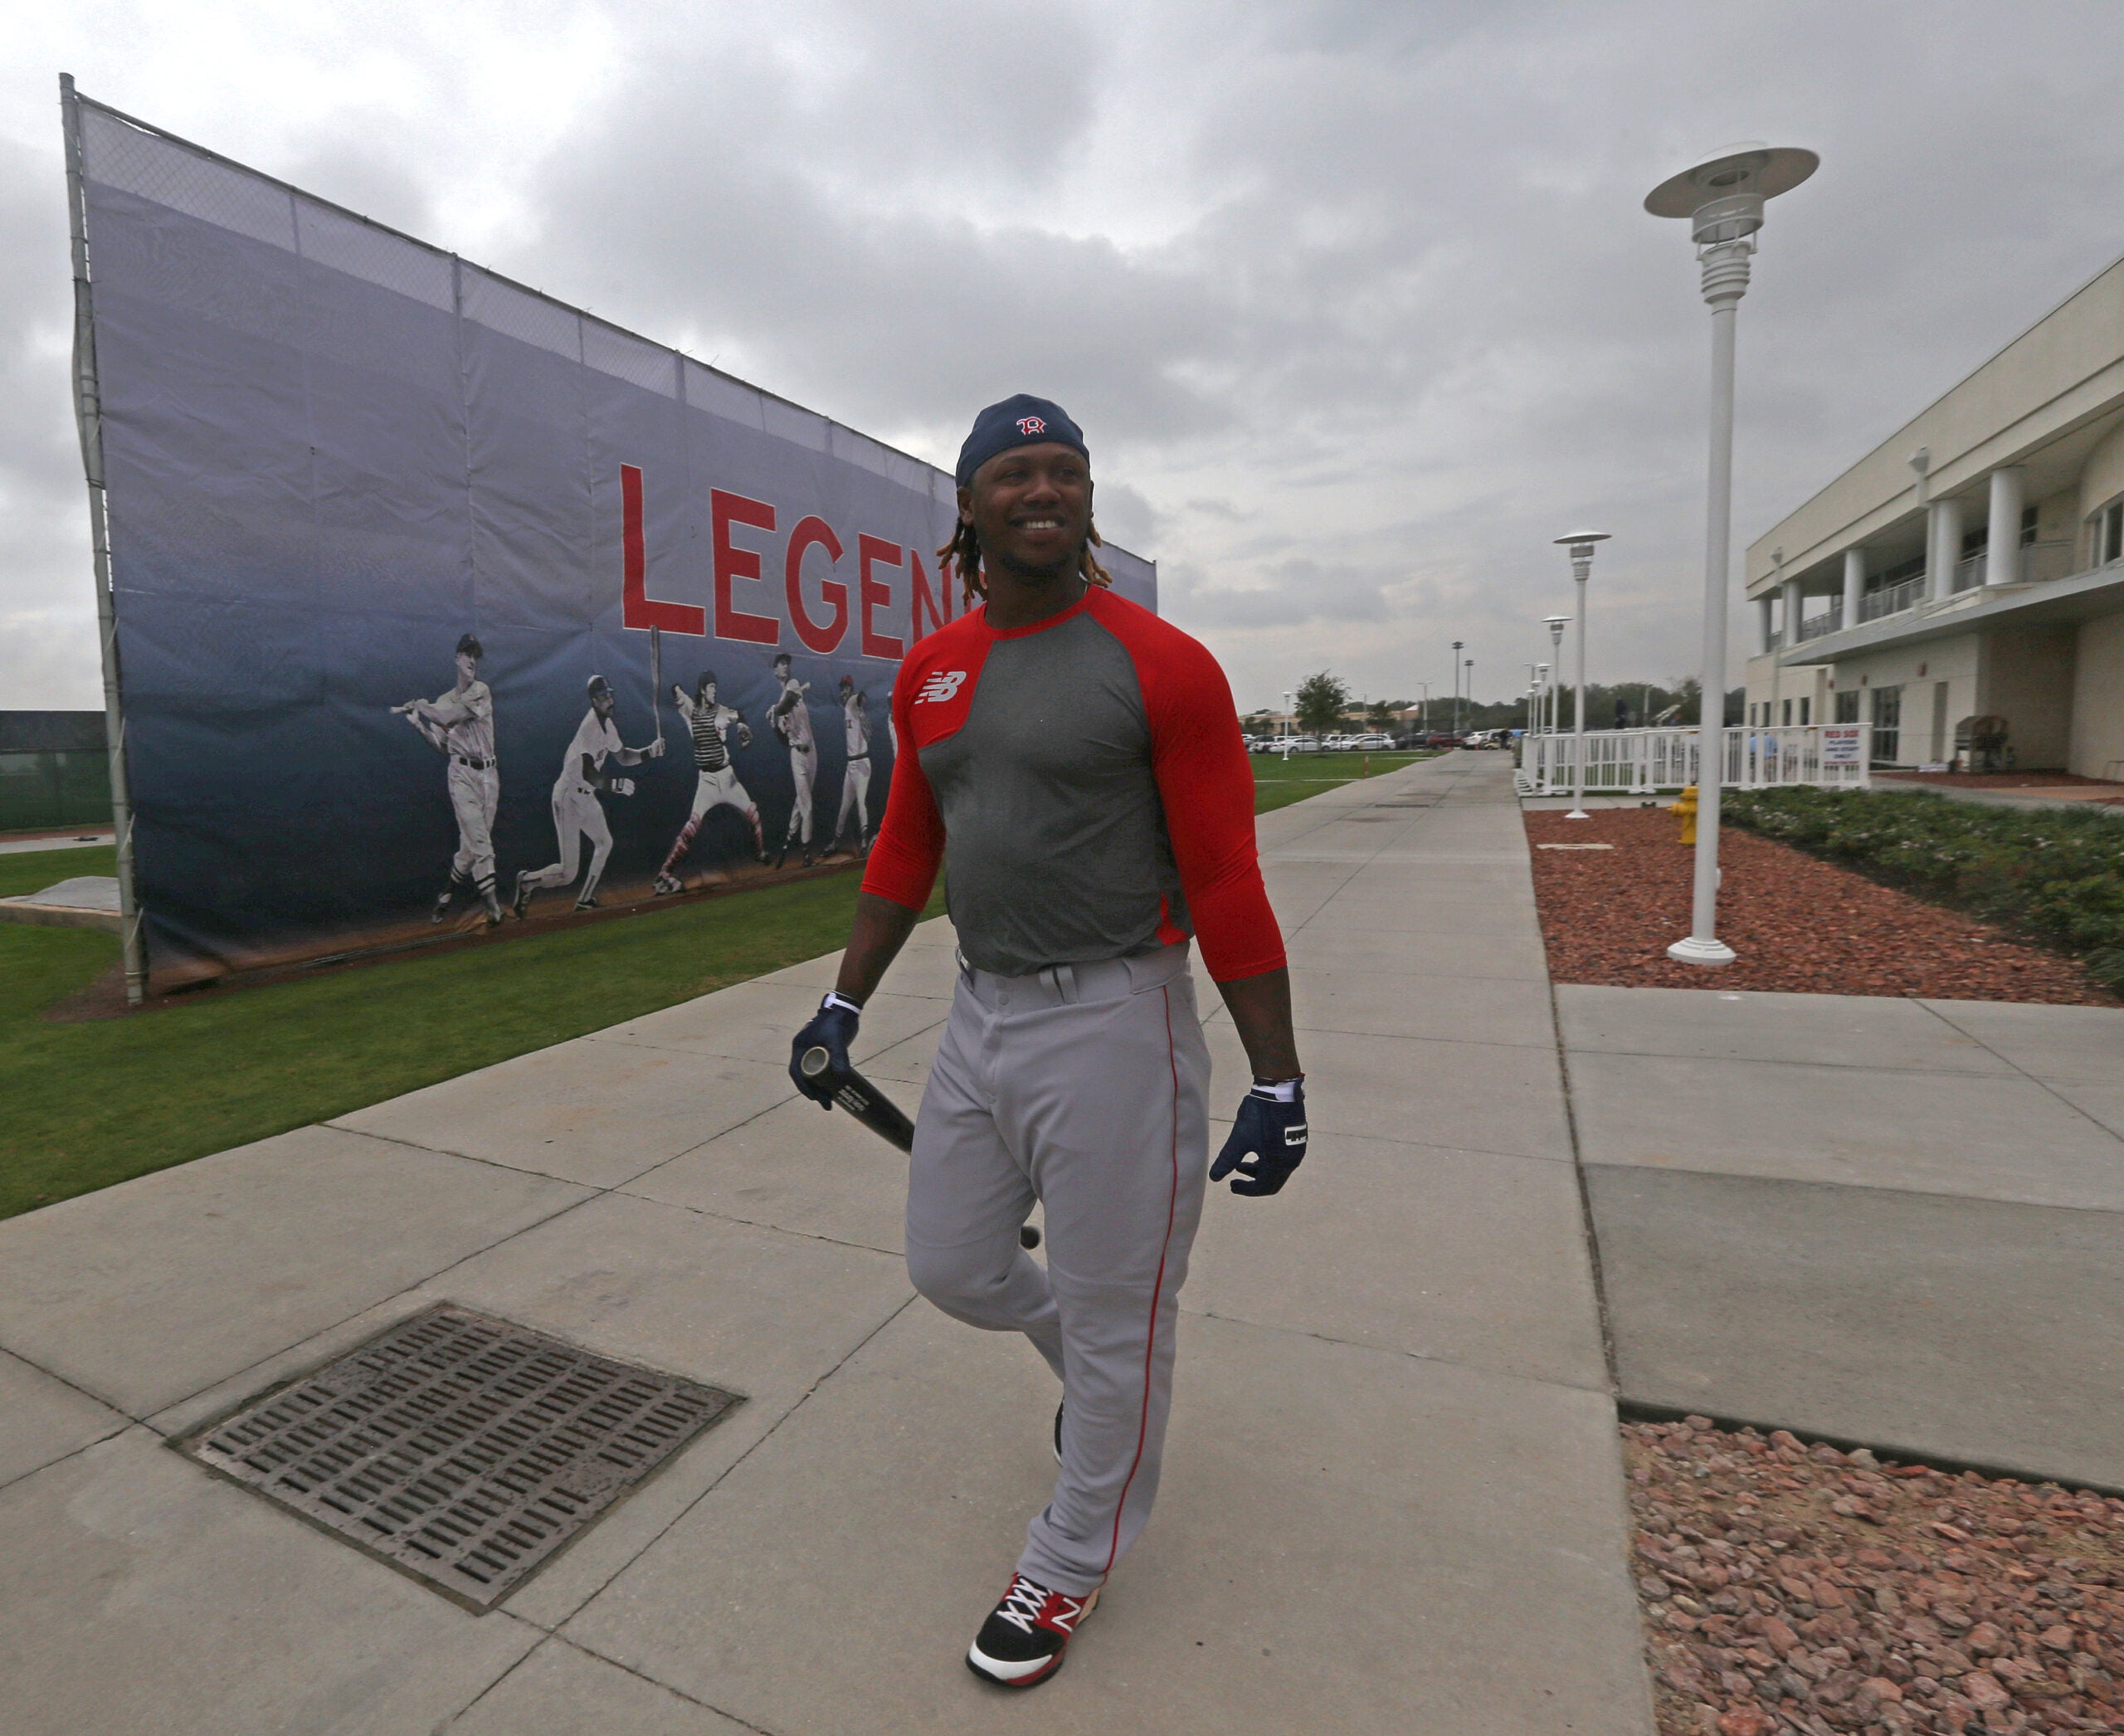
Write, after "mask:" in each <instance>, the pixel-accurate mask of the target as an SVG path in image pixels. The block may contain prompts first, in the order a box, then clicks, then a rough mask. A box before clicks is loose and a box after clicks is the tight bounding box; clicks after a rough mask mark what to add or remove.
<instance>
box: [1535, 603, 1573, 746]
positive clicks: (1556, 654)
mask: <svg viewBox="0 0 2124 1736" xmlns="http://www.w3.org/2000/svg"><path fill="white" fill-rule="evenodd" d="M1542 625H1543V626H1544V627H1547V628H1548V630H1549V667H1550V668H1551V669H1552V670H1554V671H1556V680H1555V681H1554V682H1552V684H1551V686H1550V690H1549V733H1550V734H1552V735H1554V734H1557V733H1558V732H1559V731H1560V730H1561V729H1562V728H1563V630H1564V629H1565V628H1566V627H1569V626H1570V625H1571V617H1570V616H1568V615H1545V616H1543V617H1542Z"/></svg>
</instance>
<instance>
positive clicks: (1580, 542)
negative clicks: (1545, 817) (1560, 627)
mask: <svg viewBox="0 0 2124 1736" xmlns="http://www.w3.org/2000/svg"><path fill="white" fill-rule="evenodd" d="M1607 540H1608V533H1607V532H1606V531H1605V530H1574V531H1572V532H1571V534H1570V535H1569V536H1560V537H1558V538H1557V539H1556V544H1557V546H1558V547H1559V548H1565V549H1570V550H1571V578H1572V579H1573V580H1575V581H1576V583H1577V586H1578V698H1577V701H1576V703H1577V707H1578V713H1577V718H1576V723H1577V740H1576V742H1575V743H1574V744H1573V745H1572V748H1571V766H1572V770H1571V812H1569V813H1567V814H1566V815H1565V816H1564V818H1565V819H1566V820H1590V819H1591V818H1592V815H1591V814H1589V813H1587V812H1586V580H1587V579H1589V578H1591V577H1592V576H1593V545H1594V544H1595V543H1605V542H1606V541H1607Z"/></svg>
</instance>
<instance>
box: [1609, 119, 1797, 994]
mask: <svg viewBox="0 0 2124 1736" xmlns="http://www.w3.org/2000/svg"><path fill="white" fill-rule="evenodd" d="M1820 164H1821V158H1820V157H1818V156H1816V155H1815V154H1814V153H1813V152H1812V151H1809V150H1799V149H1792V148H1790V147H1786V148H1783V149H1776V150H1773V149H1771V148H1770V147H1769V146H1768V145H1766V144H1761V143H1759V142H1756V141H1755V140H1749V141H1748V142H1746V143H1745V144H1731V145H1727V147H1726V148H1725V149H1723V150H1720V151H1717V152H1714V153H1713V154H1712V155H1710V156H1708V157H1707V158H1704V160H1703V162H1701V163H1697V164H1696V165H1695V166H1694V167H1693V168H1685V169H1683V171H1682V172H1681V173H1679V174H1678V175H1674V176H1672V177H1670V178H1668V179H1667V180H1664V181H1662V182H1661V183H1659V185H1658V186H1657V187H1655V188H1653V189H1652V191H1651V192H1650V193H1647V194H1646V195H1645V196H1644V208H1645V209H1646V210H1647V211H1649V212H1651V213H1652V215H1653V216H1654V217H1687V218H1688V220H1689V232H1690V235H1691V237H1692V238H1693V240H1694V241H1695V242H1696V256H1697V262H1698V265H1699V266H1701V267H1702V268H1703V299H1704V300H1705V302H1706V303H1707V304H1708V305H1709V306H1710V309H1711V469H1710V487H1709V490H1708V495H1709V500H1708V502H1707V510H1706V513H1705V531H1704V562H1703V693H1702V695H1701V696H1700V700H1699V704H1698V711H1699V713H1700V714H1701V715H1700V717H1699V719H1698V729H1697V797H1696V799H1697V822H1696V883H1695V887H1694V893H1695V896H1694V898H1693V901H1692V909H1691V914H1690V924H1689V934H1688V939H1683V940H1678V941H1676V942H1675V943H1674V944H1673V945H1672V946H1670V947H1669V948H1667V956H1668V957H1669V958H1674V959H1678V960H1679V961H1680V962H1681V963H1684V964H1731V963H1732V962H1733V956H1734V955H1733V949H1732V948H1731V947H1729V946H1727V944H1726V943H1725V942H1724V941H1722V940H1721V939H1719V938H1718V805H1719V804H1718V794H1719V785H1720V784H1721V783H1722V781H1723V774H1724V772H1725V768H1726V754H1725V745H1726V737H1725V724H1726V589H1727V562H1728V560H1729V558H1731V555H1732V536H1733V527H1732V512H1733V329H1734V326H1735V324H1737V322H1738V319H1739V317H1740V308H1741V297H1742V296H1743V295H1746V293H1747V290H1748V261H1749V259H1750V258H1751V256H1752V255H1753V254H1754V252H1755V251H1756V241H1755V237H1756V231H1757V230H1759V229H1761V227H1762V218H1763V207H1764V205H1765V203H1766V202H1767V201H1769V200H1771V199H1773V198H1775V197H1776V196H1777V195H1778V194H1779V193H1790V191H1791V190H1792V189H1793V188H1795V187H1797V186H1798V185H1799V184H1800V183H1801V182H1802V181H1804V180H1805V179H1806V178H1807V177H1808V176H1810V175H1811V174H1812V173H1814V172H1815V169H1816V168H1819V167H1820Z"/></svg>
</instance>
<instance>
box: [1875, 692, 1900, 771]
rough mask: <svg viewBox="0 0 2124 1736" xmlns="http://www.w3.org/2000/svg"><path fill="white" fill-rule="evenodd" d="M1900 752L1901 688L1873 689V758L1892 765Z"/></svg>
mask: <svg viewBox="0 0 2124 1736" xmlns="http://www.w3.org/2000/svg"><path fill="white" fill-rule="evenodd" d="M1873 758H1874V759H1875V761H1876V762H1878V763H1880V764H1883V765H1893V764H1894V763H1896V761H1897V759H1899V758H1902V688H1901V687H1899V686H1897V687H1876V688H1875V689H1873Z"/></svg>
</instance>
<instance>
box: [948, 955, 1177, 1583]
mask: <svg viewBox="0 0 2124 1736" xmlns="http://www.w3.org/2000/svg"><path fill="white" fill-rule="evenodd" d="M1209 1083H1210V1054H1209V1049H1208V1047H1207V1046H1206V1044H1205V1043H1204V1042H1203V1041H1202V1026H1201V1021H1200V1020H1199V1019H1198V1017H1196V1010H1195V985H1194V979H1193V978H1191V976H1190V975H1189V973H1188V969H1187V948H1186V946H1185V945H1181V946H1170V947H1167V948H1164V949H1163V950H1162V951H1161V952H1159V953H1154V954H1151V955H1148V956H1146V957H1143V958H1116V959H1112V960H1108V961H1106V962H1103V963H1096V964H1079V965H1074V966H1072V965H1057V966H1055V967H1052V968H1050V969H1047V970H1044V971H1040V972H1038V973H1035V974H1033V975H1030V976H1024V977H999V976H995V975H991V973H988V972H986V971H979V970H974V969H972V968H969V967H967V966H964V965H962V967H961V968H960V973H959V983H958V988H957V993H956V994H955V995H954V996H953V997H952V1015H951V1018H950V1021H949V1022H948V1023H947V1025H946V1026H945V1027H944V1036H943V1042H942V1043H941V1044H940V1045H939V1046H938V1051H937V1059H936V1062H935V1065H933V1068H932V1069H931V1071H930V1075H929V1085H928V1090H925V1091H924V1092H923V1096H922V1109H921V1113H920V1114H919V1115H918V1117H917V1119H916V1121H915V1124H914V1151H913V1158H912V1160H911V1163H910V1165H909V1175H908V1190H907V1265H908V1273H909V1276H910V1277H911V1278H912V1279H913V1283H914V1285H915V1288H916V1289H918V1290H920V1291H921V1292H922V1294H923V1295H925V1296H927V1297H928V1299H929V1300H931V1301H932V1302H933V1303H935V1304H937V1306H938V1307H939V1308H941V1309H943V1310H944V1312H945V1313H946V1314H950V1315H952V1317H953V1318H954V1319H960V1320H963V1321H965V1322H966V1323H967V1324H968V1325H970V1326H979V1327H982V1328H984V1329H986V1330H988V1331H991V1332H1022V1333H1023V1334H1025V1336H1026V1337H1027V1338H1028V1339H1031V1340H1032V1343H1033V1345H1034V1348H1036V1349H1037V1350H1038V1351H1039V1352H1040V1354H1041V1355H1042V1356H1044V1357H1045V1358H1047V1363H1048V1366H1049V1367H1050V1368H1052V1369H1054V1370H1055V1373H1056V1374H1057V1375H1059V1376H1060V1378H1061V1380H1062V1392H1063V1398H1064V1405H1065V1407H1066V1408H1065V1412H1064V1421H1063V1430H1062V1470H1061V1475H1060V1476H1059V1477H1058V1478H1057V1479H1056V1480H1055V1496H1054V1499H1052V1500H1050V1502H1049V1503H1048V1504H1047V1505H1046V1507H1045V1509H1042V1510H1041V1512H1040V1514H1039V1515H1038V1516H1037V1517H1036V1518H1035V1519H1034V1520H1033V1522H1032V1524H1031V1525H1030V1528H1029V1529H1028V1531H1027V1534H1026V1539H1025V1553H1024V1554H1023V1555H1021V1557H1020V1558H1019V1559H1018V1571H1019V1572H1021V1573H1024V1574H1025V1575H1026V1576H1027V1577H1028V1578H1031V1579H1033V1580H1035V1581H1036V1582H1039V1583H1040V1584H1041V1585H1044V1586H1046V1587H1049V1588H1050V1589H1051V1590H1054V1591H1059V1592H1068V1593H1069V1595H1070V1596H1072V1597H1082V1596H1084V1594H1085V1593H1086V1592H1090V1591H1093V1590H1094V1589H1095V1588H1096V1587H1099V1586H1100V1585H1102V1584H1103V1583H1104V1582H1105V1579H1106V1576H1107V1574H1108V1573H1109V1572H1111V1571H1112V1569H1113V1564H1114V1563H1115V1562H1117V1561H1118V1560H1119V1559H1120V1558H1121V1556H1122V1554H1123V1552H1124V1551H1125V1550H1126V1549H1127V1548H1128V1546H1129V1544H1130V1543H1133V1542H1134V1540H1135V1539H1136V1535H1137V1534H1138V1532H1140V1531H1141V1530H1142V1529H1143V1524H1144V1522H1145V1520H1147V1519H1148V1518H1149V1517H1150V1511H1151V1502H1152V1499H1153V1498H1154V1497H1155V1496H1156V1495H1157V1485H1158V1465H1159V1460H1160V1458H1161V1456H1162V1451H1163V1447H1164V1443H1165V1425H1166V1417H1167V1412H1168V1411H1169V1410H1170V1408H1171V1406H1172V1353H1173V1331H1174V1328H1175V1327H1176V1324H1178V1319H1179V1314H1180V1286H1181V1283H1182V1282H1183V1281H1184V1280H1186V1276H1187V1254H1188V1249H1189V1247H1190V1246H1191V1244H1192V1243H1193V1241H1194V1239H1195V1228H1196V1224H1197V1223H1198V1222H1200V1221H1201V1214H1202V1189H1203V1186H1204V1178H1205V1173H1206V1169H1207V1166H1208V1162H1209V1124H1208V1120H1207V1118H1206V1097H1207V1093H1208V1090H1209ZM1036 1199H1037V1200H1039V1201H1040V1202H1042V1203H1043V1204H1044V1205H1045V1207H1046V1228H1047V1234H1046V1254H1047V1263H1046V1265H1045V1267H1043V1266H1042V1265H1040V1262H1039V1261H1036V1260H1035V1259H1033V1258H1032V1256H1030V1255H1029V1254H1027V1253H1026V1252H1025V1251H1024V1250H1023V1249H1022V1248H1021V1247H1020V1246H1018V1231H1019V1229H1020V1227H1021V1226H1022V1225H1023V1224H1024V1223H1025V1219H1026V1218H1027V1217H1029V1216H1030V1214H1031V1212H1032V1207H1033V1202H1034V1201H1035V1200H1036Z"/></svg>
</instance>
